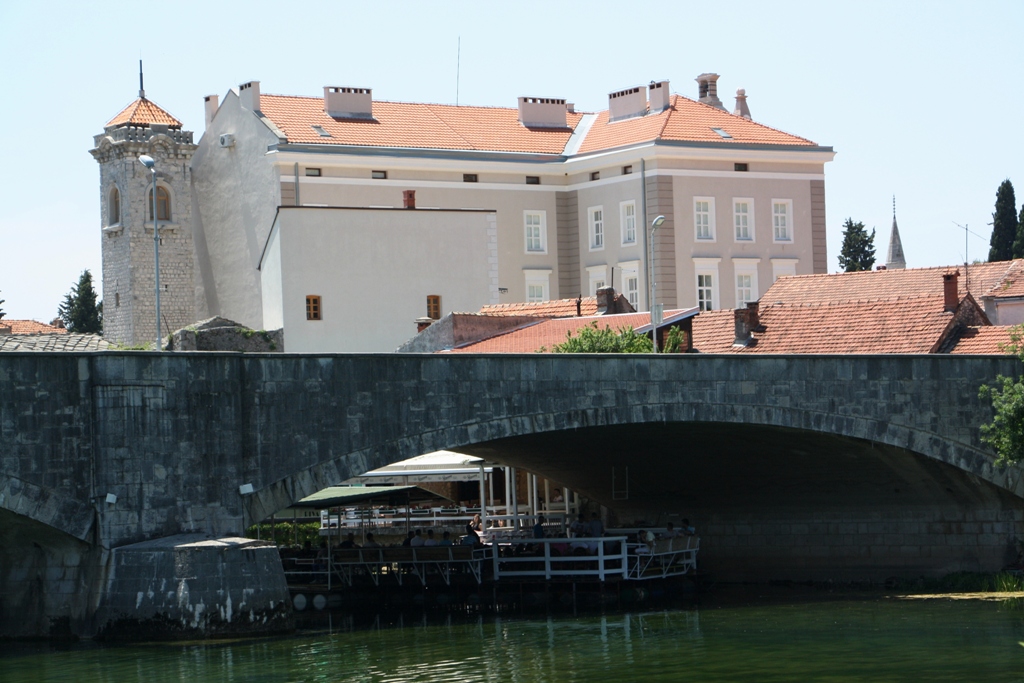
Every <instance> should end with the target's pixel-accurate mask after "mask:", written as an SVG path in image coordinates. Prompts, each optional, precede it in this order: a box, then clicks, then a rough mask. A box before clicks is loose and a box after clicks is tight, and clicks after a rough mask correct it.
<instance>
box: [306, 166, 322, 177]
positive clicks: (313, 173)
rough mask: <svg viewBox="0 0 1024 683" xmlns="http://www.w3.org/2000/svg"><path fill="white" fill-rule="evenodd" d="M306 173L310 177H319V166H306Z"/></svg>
mask: <svg viewBox="0 0 1024 683" xmlns="http://www.w3.org/2000/svg"><path fill="white" fill-rule="evenodd" d="M306 175H308V176H310V177H312V178H319V177H320V169H319V168H307V169H306Z"/></svg>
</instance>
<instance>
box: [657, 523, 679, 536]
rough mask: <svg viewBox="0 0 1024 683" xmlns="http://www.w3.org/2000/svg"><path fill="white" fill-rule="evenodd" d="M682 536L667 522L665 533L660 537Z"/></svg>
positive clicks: (673, 525)
mask: <svg viewBox="0 0 1024 683" xmlns="http://www.w3.org/2000/svg"><path fill="white" fill-rule="evenodd" d="M682 535H683V532H682V531H680V530H679V529H677V528H676V526H675V524H673V523H672V522H669V523H668V524H666V525H665V533H663V534H662V535H661V537H662V538H668V539H672V538H679V537H680V536H682Z"/></svg>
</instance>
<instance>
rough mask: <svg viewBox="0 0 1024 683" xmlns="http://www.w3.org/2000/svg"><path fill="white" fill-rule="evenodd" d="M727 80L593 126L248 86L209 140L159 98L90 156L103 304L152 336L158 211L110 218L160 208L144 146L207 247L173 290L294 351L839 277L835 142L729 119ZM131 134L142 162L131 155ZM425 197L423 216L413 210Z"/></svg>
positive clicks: (712, 301)
mask: <svg viewBox="0 0 1024 683" xmlns="http://www.w3.org/2000/svg"><path fill="white" fill-rule="evenodd" d="M717 79H718V76H717V74H702V75H701V76H699V77H698V78H697V82H698V86H697V97H696V98H694V99H690V98H687V97H684V96H682V95H679V94H671V93H670V88H669V83H668V81H659V82H651V83H650V84H649V85H647V86H636V87H630V88H626V89H623V90H619V91H616V92H613V93H611V94H609V96H608V109H606V110H604V111H600V112H596V113H585V112H580V111H576V109H575V107H574V106H573V105H572V104H571V103H568V102H567V101H566V100H565V99H561V98H538V97H520V98H519V100H518V104H517V106H516V107H507V108H502V107H473V106H453V105H440V104H414V103H403V102H382V101H375V100H374V98H373V93H372V91H371V90H370V89H368V88H353V87H325V88H324V92H323V96H322V97H319V96H318V97H294V96H284V95H269V94H262V93H261V89H260V83H259V82H258V81H250V82H248V83H244V84H242V85H240V86H239V87H238V88H237V89H231V90H229V91H228V92H227V94H226V95H225V96H224V99H223V101H222V102H221V101H220V99H219V98H218V97H217V96H209V97H207V98H206V130H205V133H204V134H203V136H202V138H201V139H200V141H199V142H198V144H197V145H195V147H192V146H191V144H190V143H191V134H188V136H187V139H186V135H185V134H184V133H182V132H181V124H180V123H177V121H176V120H174V119H173V117H170V115H169V114H166V112H163V110H158V108H156V107H155V105H152V103H151V102H149V101H148V100H146V99H145V98H144V96H142V93H140V99H139V100H136V102H134V103H133V104H132V105H129V107H128V108H127V109H126V111H125V112H122V114H120V115H119V116H118V117H116V118H115V119H114V120H112V121H111V122H110V123H108V124H107V127H106V128H105V133H104V134H103V135H101V136H97V142H96V150H94V151H93V154H94V155H95V156H96V157H97V159H98V160H99V161H100V163H101V169H103V170H102V171H101V196H102V197H104V202H105V209H104V220H103V226H104V234H105V237H104V301H106V302H110V301H112V300H114V301H115V304H114V306H113V308H115V309H116V308H117V300H119V301H121V302H122V305H124V303H123V302H125V301H128V302H131V303H130V305H131V306H133V307H134V308H133V313H132V314H131V316H126V319H130V320H135V321H136V322H134V323H133V324H131V325H128V324H125V325H112V326H111V334H112V335H113V336H114V337H115V338H117V340H118V341H136V340H146V339H148V338H151V335H150V332H151V328H152V323H148V325H149V328H148V329H147V327H146V325H147V323H146V320H147V319H150V318H152V312H151V311H152V309H151V305H150V307H149V308H147V302H148V301H149V299H151V298H152V295H151V294H149V295H148V296H149V299H148V298H147V294H148V292H149V291H150V290H151V289H152V286H153V285H152V277H151V272H152V254H151V253H149V252H151V251H152V249H150V250H149V252H145V251H144V250H143V249H142V247H139V248H138V249H135V247H134V245H135V243H136V242H138V243H139V244H140V245H141V244H142V240H143V239H144V238H145V232H144V231H145V229H146V228H145V226H142V225H136V223H141V221H142V220H143V218H144V216H145V215H148V214H145V213H144V211H145V210H144V209H143V208H142V207H141V206H139V207H138V208H137V209H133V210H132V211H127V210H126V209H121V210H120V215H119V216H118V220H119V222H117V221H112V220H111V216H112V214H111V210H110V205H111V204H110V199H109V197H110V196H111V193H112V192H114V191H115V190H116V191H117V192H120V193H121V195H122V197H124V195H125V193H126V192H131V200H130V201H142V199H143V197H145V196H146V195H145V194H144V192H145V191H144V189H143V188H144V187H145V182H146V180H147V179H148V174H146V173H145V172H144V171H145V170H144V169H142V168H141V166H139V165H138V164H137V163H136V164H135V165H134V166H132V165H131V160H132V157H131V155H133V154H137V153H141V152H140V150H142V149H143V147H145V149H146V150H149V151H147V153H150V154H151V156H153V154H154V153H159V154H160V155H162V156H160V157H158V158H157V161H158V164H157V167H158V169H160V173H166V174H167V176H166V178H165V177H164V176H159V175H158V183H159V184H160V187H161V188H164V194H163V195H159V196H158V199H161V200H163V199H164V198H166V201H167V202H174V203H175V205H176V206H178V207H180V211H178V213H176V217H175V218H174V219H173V220H172V219H168V221H167V222H168V224H169V225H175V226H177V225H181V226H182V227H181V230H180V232H181V233H184V232H187V233H189V235H190V236H191V239H192V244H191V245H190V248H191V249H192V251H193V253H192V258H191V259H189V258H188V257H187V256H185V255H184V251H186V250H187V249H186V247H185V245H184V244H182V253H181V256H180V257H181V259H183V260H184V261H188V263H181V264H178V263H177V262H176V261H175V262H174V263H173V264H166V263H165V262H164V261H163V257H161V259H162V260H161V273H163V272H164V268H165V267H178V266H179V265H180V270H179V271H178V275H177V276H178V278H179V280H180V282H176V283H174V284H172V285H171V286H172V287H173V286H179V287H181V288H189V287H192V290H191V291H192V292H193V294H194V308H193V310H192V311H191V312H190V315H191V319H193V320H194V319H199V318H206V317H210V316H213V315H220V316H224V317H226V318H230V319H232V320H236V321H239V322H240V323H242V324H244V325H247V326H249V327H252V328H255V329H259V328H265V327H270V326H274V325H279V324H283V325H284V328H285V345H286V348H287V349H288V350H308V351H362V350H378V351H380V350H392V349H394V348H395V347H396V346H398V344H399V343H401V341H403V340H404V339H406V338H408V336H409V334H410V331H411V329H412V323H413V320H414V319H415V318H416V317H420V316H424V315H428V316H430V317H434V318H436V317H440V316H441V315H443V314H444V313H447V312H450V311H453V310H477V309H478V308H480V307H481V306H483V305H488V304H490V305H495V304H504V303H515V302H530V301H545V300H549V299H565V298H574V297H577V296H581V295H582V296H588V295H593V294H594V293H595V292H596V291H597V289H598V288H601V287H604V286H613V287H615V288H616V289H617V290H619V291H622V292H623V293H624V294H625V296H626V297H627V298H628V299H629V301H630V302H631V303H632V305H633V306H634V307H635V308H636V309H637V310H647V309H648V308H649V304H650V299H651V291H650V290H651V284H652V283H653V286H654V289H655V291H656V298H657V302H658V303H661V304H664V306H665V308H670V309H671V308H687V307H694V306H696V307H699V308H700V309H701V310H713V309H719V308H728V309H731V308H734V307H735V306H737V305H742V304H744V303H745V302H747V301H756V300H757V299H758V298H759V297H760V295H761V293H762V292H763V291H764V290H765V289H767V287H768V286H769V285H770V284H771V283H772V282H773V281H774V280H775V278H777V277H779V276H780V275H793V274H810V273H824V272H825V270H826V245H825V194H824V165H825V163H826V162H828V161H830V160H831V159H832V158H833V156H834V153H833V151H832V149H831V148H830V147H823V146H819V145H817V144H815V143H813V142H811V141H809V140H807V139H804V138H801V137H798V136H795V135H791V134H788V133H784V132H781V131H779V130H777V129H774V128H771V127H769V126H767V125H764V124H761V123H758V122H755V121H754V120H752V118H751V117H750V111H749V108H748V106H747V102H746V96H745V94H744V92H743V91H742V90H740V91H738V92H737V100H736V107H735V111H734V112H732V113H730V112H728V111H726V109H725V107H724V106H723V104H722V102H721V100H719V98H718V95H717ZM156 110H158V111H159V113H157V111H156ZM128 112H131V114H130V115H129V114H128ZM147 112H148V113H149V114H150V118H151V119H152V121H151V122H147V121H145V120H144V114H145V113H147ZM164 115H166V116H167V117H169V118H170V119H172V121H167V120H164V119H163V118H162V117H163V116H164ZM174 125H177V128H174V127H173V126H174ZM161 126H163V127H162V128H161ZM158 129H159V130H160V131H162V132H160V133H157V130H158ZM124 130H131V131H133V132H131V133H125V132H123V131H124ZM172 131H177V132H176V133H174V134H172ZM161 135H162V136H163V137H166V138H169V139H168V140H163V138H161ZM179 138H180V139H179ZM125 139H131V140H134V141H137V143H138V144H137V145H136V147H138V149H136V147H132V149H131V150H127V149H126V150H125V151H124V152H118V151H117V150H118V144H120V143H121V142H122V141H123V140H125ZM154 141H159V142H160V143H161V144H162V147H160V146H159V145H156V142H154ZM171 142H173V143H174V144H173V145H172V144H171ZM193 150H194V155H193V154H192V152H193ZM188 156H191V159H188V158H187V157H188ZM168 162H169V163H168ZM122 185H124V187H123V188H122ZM179 185H180V186H179ZM410 192H414V193H415V199H414V200H413V201H414V202H415V207H416V209H415V213H413V212H411V211H409V209H405V208H404V204H403V197H405V198H407V199H409V198H411V197H410V194H409V193H410ZM136 198H137V199H136ZM128 201H129V200H127V199H122V201H121V205H122V206H125V205H126V204H127V203H128ZM161 206H163V205H161ZM343 208H344V209H345V210H339V209H343ZM168 210H170V209H168ZM437 210H444V211H445V212H450V216H451V220H450V221H446V219H445V218H444V216H443V215H442V214H440V213H438V212H437ZM158 211H159V208H158ZM375 212H376V213H375ZM186 214H188V216H187V217H188V219H189V220H190V225H189V226H187V227H186V226H184V225H183V222H182V221H183V220H184V217H185V216H186ZM178 216H181V217H182V218H181V220H179V218H178ZM658 216H664V221H663V222H662V223H661V224H660V225H659V227H658V228H657V229H656V230H653V229H652V228H651V224H652V221H653V220H654V219H655V218H656V217H658ZM126 221H127V222H128V223H129V224H128V225H127V226H126ZM456 223H457V224H458V225H457V226H456ZM126 227H127V232H125V228H126ZM151 230H152V228H150V231H151ZM135 231H138V238H136V237H134V235H135V234H136V232H135ZM149 234H150V240H152V237H151V235H152V233H151V232H150V233H149ZM123 235H128V236H131V237H130V240H131V241H130V244H131V245H132V246H118V244H116V243H118V240H120V241H121V242H124V243H125V244H128V243H129V239H127V238H126V237H125V236H123ZM169 236H174V237H181V235H179V234H177V233H173V234H172V235H169ZM175 244H177V242H175ZM284 245H287V247H288V255H287V256H286V257H284V260H282V256H281V254H283V253H284V252H275V251H274V250H275V249H279V248H280V247H282V246H284ZM108 252H109V253H110V254H111V257H110V258H109V259H108V257H107V254H108ZM124 254H128V256H127V257H126V256H124ZM147 254H148V255H147ZM268 255H269V257H270V259H271V260H270V261H268V260H267V259H268ZM126 259H127V262H128V263H130V264H131V266H130V267H129V268H128V271H127V272H125V271H124V267H123V266H121V265H119V264H122V263H125V262H126ZM147 259H148V262H147ZM286 262H287V263H286ZM108 263H110V264H111V265H110V269H111V270H110V272H109V273H108ZM147 264H148V271H147ZM118 269H120V270H118ZM282 269H283V270H282ZM296 269H300V270H303V271H304V272H303V273H302V274H301V276H300V275H299V274H296V273H295V270H296ZM649 269H652V270H653V277H652V276H651V275H650V274H649V272H648V271H649ZM115 272H116V273H117V274H116V275H115V274H114V273H115ZM431 275H432V276H433V277H430V276H431ZM147 277H148V278H149V279H148V280H147V279H146V278H147ZM161 281H162V282H163V281H164V279H163V275H162V277H161ZM126 283H128V284H127V285H126ZM126 286H128V287H130V288H131V289H132V291H131V292H130V293H128V292H127V291H126V290H125V287H126ZM147 287H148V288H149V289H147ZM162 291H165V290H164V289H163V288H162ZM167 296H171V295H169V294H168V295H167ZM172 298H173V297H172ZM357 300H358V301H360V302H362V303H361V305H362V306H363V308H364V309H365V310H355V309H354V308H353V306H352V305H350V304H351V302H353V301H357ZM106 306H107V307H110V303H107V304H106ZM107 310H109V308H108V309H107ZM367 310H368V311H370V312H371V313H376V314H377V315H375V317H374V318H373V319H372V320H366V319H364V316H365V314H366V311H367ZM105 312H106V311H105ZM115 314H116V313H115ZM132 316H134V317H132ZM147 316H148V318H147ZM184 317H185V318H188V317H189V315H185V316H184ZM187 322H191V320H183V321H182V323H181V324H185V323H187ZM175 324H176V323H175ZM328 328H330V330H329V331H327V330H328ZM368 328H369V329H371V330H372V334H370V335H367V334H366V333H365V331H366V330H367V329H368ZM357 331H360V332H358V333H357ZM147 335H149V336H147Z"/></svg>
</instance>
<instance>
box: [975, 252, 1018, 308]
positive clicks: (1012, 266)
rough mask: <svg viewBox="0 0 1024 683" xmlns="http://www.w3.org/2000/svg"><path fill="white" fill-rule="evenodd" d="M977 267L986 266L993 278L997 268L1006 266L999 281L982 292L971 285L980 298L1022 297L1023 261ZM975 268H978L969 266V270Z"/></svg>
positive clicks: (986, 264)
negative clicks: (991, 272) (979, 293)
mask: <svg viewBox="0 0 1024 683" xmlns="http://www.w3.org/2000/svg"><path fill="white" fill-rule="evenodd" d="M979 265H982V266H988V267H989V268H990V270H992V271H993V276H994V275H995V271H997V270H998V268H999V266H1006V270H1005V272H1004V273H1003V275H1002V277H1001V279H999V280H998V281H996V282H994V283H992V285H991V286H990V287H988V288H987V289H985V290H982V289H980V288H975V287H974V286H973V284H972V289H975V290H976V291H980V292H981V293H982V294H981V296H991V297H994V298H996V299H1009V298H1013V297H1024V259H1016V260H1014V261H1001V262H997V263H984V264H979ZM977 267H978V266H971V268H977ZM972 277H973V275H972ZM972 282H973V280H972ZM983 284H984V283H983Z"/></svg>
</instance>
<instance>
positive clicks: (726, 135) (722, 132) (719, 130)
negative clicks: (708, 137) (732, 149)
mask: <svg viewBox="0 0 1024 683" xmlns="http://www.w3.org/2000/svg"><path fill="white" fill-rule="evenodd" d="M711 130H713V131H715V132H716V133H718V134H719V135H721V136H722V137H723V138H725V139H726V140H732V136H731V135H729V134H728V133H726V132H725V131H724V130H722V129H721V128H712V129H711Z"/></svg>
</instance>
